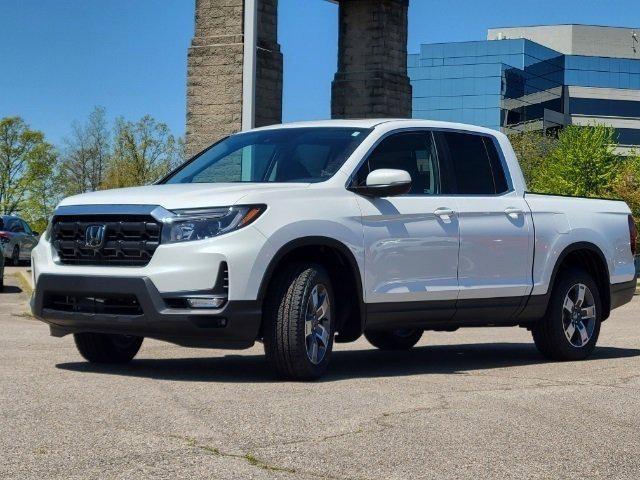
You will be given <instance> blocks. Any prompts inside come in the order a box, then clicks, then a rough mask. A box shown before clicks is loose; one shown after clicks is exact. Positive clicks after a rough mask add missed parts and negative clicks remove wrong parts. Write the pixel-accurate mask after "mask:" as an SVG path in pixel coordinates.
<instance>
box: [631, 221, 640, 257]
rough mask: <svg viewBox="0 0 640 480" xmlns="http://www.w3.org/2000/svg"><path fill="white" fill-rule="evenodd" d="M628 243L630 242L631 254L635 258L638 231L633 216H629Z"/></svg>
mask: <svg viewBox="0 0 640 480" xmlns="http://www.w3.org/2000/svg"><path fill="white" fill-rule="evenodd" d="M629 242H631V253H632V254H633V256H634V257H635V255H636V253H637V249H638V229H637V228H636V222H635V220H634V219H633V215H629Z"/></svg>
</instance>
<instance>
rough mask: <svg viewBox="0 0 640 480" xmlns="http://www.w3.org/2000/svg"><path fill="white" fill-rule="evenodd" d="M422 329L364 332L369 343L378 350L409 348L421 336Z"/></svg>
mask: <svg viewBox="0 0 640 480" xmlns="http://www.w3.org/2000/svg"><path fill="white" fill-rule="evenodd" d="M422 333H423V332H422V330H409V329H398V330H391V331H373V332H365V334H364V336H365V337H366V339H367V340H368V341H369V343H370V344H371V345H373V346H374V347H377V348H379V349H380V350H409V349H410V348H413V347H414V346H415V344H416V343H418V342H419V341H420V338H422Z"/></svg>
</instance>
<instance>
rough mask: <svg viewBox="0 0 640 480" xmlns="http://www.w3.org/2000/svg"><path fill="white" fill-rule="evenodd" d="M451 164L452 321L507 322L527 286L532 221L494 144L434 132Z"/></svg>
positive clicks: (467, 135) (483, 139) (468, 135)
mask: <svg viewBox="0 0 640 480" xmlns="http://www.w3.org/2000/svg"><path fill="white" fill-rule="evenodd" d="M439 142H440V148H441V152H442V154H441V156H443V157H445V158H446V159H447V161H448V162H449V164H450V165H451V169H452V173H453V177H454V183H455V185H454V189H455V192H456V194H457V197H456V199H457V204H458V219H459V223H460V257H459V263H458V283H459V295H458V302H457V305H456V309H457V311H456V316H455V319H456V320H460V321H465V320H468V321H473V320H484V321H486V320H492V319H493V320H495V321H496V322H497V323H498V322H500V321H504V320H507V319H509V318H510V317H511V316H512V315H513V314H514V313H515V312H516V310H517V308H518V306H519V305H520V302H521V301H522V300H523V298H524V296H525V295H527V294H528V293H529V291H530V288H531V282H532V280H531V278H532V277H531V275H532V273H531V268H532V265H531V264H532V252H533V245H532V238H531V237H532V220H531V214H530V211H529V208H528V206H527V205H526V203H525V201H524V198H522V196H520V195H519V194H517V193H516V192H515V191H514V190H513V188H512V185H511V181H510V177H509V176H508V175H507V170H506V165H505V163H504V161H503V160H502V158H501V156H500V154H499V149H498V145H497V141H496V140H495V138H494V137H491V136H489V135H482V134H474V133H472V132H457V131H456V132H453V131H452V132H440V134H439Z"/></svg>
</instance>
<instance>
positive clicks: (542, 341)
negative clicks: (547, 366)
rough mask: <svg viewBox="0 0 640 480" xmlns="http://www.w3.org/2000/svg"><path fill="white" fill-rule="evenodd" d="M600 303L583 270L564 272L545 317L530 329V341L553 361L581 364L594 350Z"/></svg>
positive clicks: (595, 288) (596, 292) (593, 286)
mask: <svg viewBox="0 0 640 480" xmlns="http://www.w3.org/2000/svg"><path fill="white" fill-rule="evenodd" d="M601 319H602V303H601V300H600V294H599V292H598V287H597V285H596V283H595V281H594V280H593V278H592V277H591V276H590V275H589V274H588V273H587V272H585V271H584V270H579V269H570V270H565V271H564V272H563V273H562V276H561V277H560V278H559V279H558V282H557V283H556V285H555V287H554V289H553V292H552V293H551V300H550V302H549V308H548V310H547V315H546V316H545V318H544V319H542V320H540V321H539V322H538V323H537V324H536V325H535V326H534V328H533V330H532V333H533V340H534V342H535V344H536V347H537V348H538V350H539V351H540V353H542V354H543V355H544V356H546V357H547V358H549V359H552V360H582V359H584V358H587V357H588V356H589V355H591V353H593V350H594V349H595V347H596V343H597V341H598V336H599V335H600V323H601Z"/></svg>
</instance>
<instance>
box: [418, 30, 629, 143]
mask: <svg viewBox="0 0 640 480" xmlns="http://www.w3.org/2000/svg"><path fill="white" fill-rule="evenodd" d="M578 27H579V28H578ZM541 29H542V32H541V31H540V30H541ZM594 29H595V30H594ZM612 30H613V31H615V33H616V34H617V37H616V36H614V35H612V32H611V31H612ZM620 30H624V31H627V30H629V29H617V28H609V27H587V26H557V27H556V26H545V27H522V28H509V29H493V30H490V33H489V38H490V39H489V40H484V41H471V42H455V43H439V44H426V45H422V47H421V49H420V53H418V54H413V55H409V77H410V78H411V83H412V85H413V116H414V117H415V118H425V119H433V120H445V121H454V122H462V123H471V124H475V125H482V126H485V127H489V128H493V129H496V130H502V131H505V132H506V133H512V132H517V131H523V130H543V129H544V130H549V129H557V128H561V127H562V126H564V125H568V124H578V125H586V124H593V123H604V124H607V125H611V126H613V127H615V128H616V130H617V132H618V136H619V143H620V144H621V145H622V146H623V147H622V150H624V149H625V148H626V149H627V150H628V149H629V148H631V147H633V146H636V145H640V52H639V50H640V46H639V47H634V42H636V40H635V39H636V36H634V35H635V31H634V30H629V32H628V33H629V36H628V38H627V40H628V44H624V42H625V38H626V37H624V35H623V33H624V32H620ZM638 32H639V33H640V30H638ZM513 36H518V37H519V38H510V37H513ZM527 37H532V38H533V39H536V40H538V41H534V40H533V39H532V38H527ZM594 37H595V38H594ZM600 37H604V39H605V40H606V41H603V40H602V39H600ZM612 38H614V40H616V41H617V42H618V43H619V44H620V45H618V44H617V43H616V42H615V41H612ZM599 40H600V41H599ZM541 41H543V42H545V43H547V45H542V44H541V43H540V42H541ZM594 41H595V42H599V43H598V48H597V49H595V48H594V47H593V43H592V42H594ZM607 42H608V43H607ZM623 44H624V45H623ZM603 45H604V47H603ZM607 45H608V47H607ZM552 46H553V47H555V48H551V47H552ZM627 47H629V48H627ZM603 48H604V51H603ZM607 48H608V49H607ZM594 50H597V51H594ZM606 53H610V54H611V55H610V56H603V54H606ZM594 54H597V55H594ZM614 55H616V56H614ZM636 56H637V58H634V57H636ZM625 57H628V58H625Z"/></svg>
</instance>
